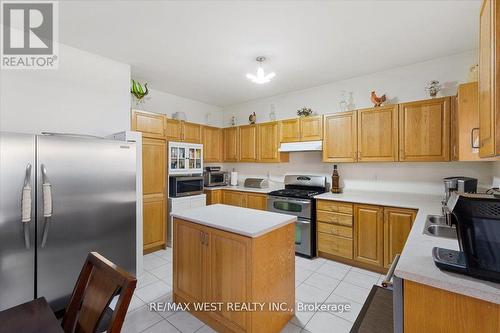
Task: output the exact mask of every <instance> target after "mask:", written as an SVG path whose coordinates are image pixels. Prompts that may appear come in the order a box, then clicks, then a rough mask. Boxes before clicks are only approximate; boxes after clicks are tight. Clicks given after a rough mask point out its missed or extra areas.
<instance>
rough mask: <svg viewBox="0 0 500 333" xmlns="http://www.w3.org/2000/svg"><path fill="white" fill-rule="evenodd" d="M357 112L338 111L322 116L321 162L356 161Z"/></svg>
mask: <svg viewBox="0 0 500 333" xmlns="http://www.w3.org/2000/svg"><path fill="white" fill-rule="evenodd" d="M356 130H357V112H356V111H349V112H338V113H334V114H330V115H327V116H325V117H324V121H323V162H356V161H357V153H356V151H357V134H356Z"/></svg>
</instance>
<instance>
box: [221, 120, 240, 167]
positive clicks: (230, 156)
mask: <svg viewBox="0 0 500 333" xmlns="http://www.w3.org/2000/svg"><path fill="white" fill-rule="evenodd" d="M223 133H224V140H223V141H224V162H238V157H239V128H238V127H226V128H224V129H223Z"/></svg>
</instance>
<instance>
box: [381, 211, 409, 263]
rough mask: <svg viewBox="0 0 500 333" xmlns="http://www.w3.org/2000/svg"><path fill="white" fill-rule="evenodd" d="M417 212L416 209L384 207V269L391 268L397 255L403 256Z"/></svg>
mask: <svg viewBox="0 0 500 333" xmlns="http://www.w3.org/2000/svg"><path fill="white" fill-rule="evenodd" d="M416 215H417V211H416V210H414V209H405V208H395V207H384V267H385V268H389V267H390V266H391V264H392V261H393V260H394V257H395V256H396V255H397V254H401V251H403V247H404V245H405V243H406V239H407V238H408V235H409V234H410V230H411V227H412V226H413V221H414V220H415V216H416Z"/></svg>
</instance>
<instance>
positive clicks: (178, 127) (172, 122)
mask: <svg viewBox="0 0 500 333" xmlns="http://www.w3.org/2000/svg"><path fill="white" fill-rule="evenodd" d="M165 137H166V138H167V140H169V141H182V124H181V121H180V120H177V119H171V118H166V117H165Z"/></svg>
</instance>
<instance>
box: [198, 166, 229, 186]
mask: <svg viewBox="0 0 500 333" xmlns="http://www.w3.org/2000/svg"><path fill="white" fill-rule="evenodd" d="M203 181H204V184H205V186H207V187H210V186H226V185H228V184H229V172H227V171H222V170H221V167H220V166H207V167H205V171H203Z"/></svg>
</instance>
